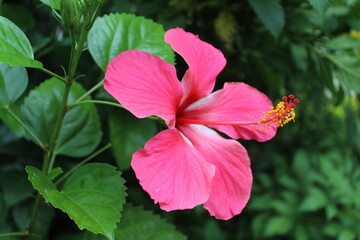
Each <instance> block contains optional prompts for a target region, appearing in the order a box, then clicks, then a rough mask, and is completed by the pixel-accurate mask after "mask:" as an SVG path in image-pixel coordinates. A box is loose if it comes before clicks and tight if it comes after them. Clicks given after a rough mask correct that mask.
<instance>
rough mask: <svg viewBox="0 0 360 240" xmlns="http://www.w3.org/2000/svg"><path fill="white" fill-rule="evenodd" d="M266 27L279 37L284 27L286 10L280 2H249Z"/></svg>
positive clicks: (253, 0)
mask: <svg viewBox="0 0 360 240" xmlns="http://www.w3.org/2000/svg"><path fill="white" fill-rule="evenodd" d="M248 2H249V3H250V5H251V7H252V8H253V9H254V11H255V12H256V14H257V15H258V17H259V18H260V20H261V21H262V22H263V24H264V25H265V27H266V28H267V29H268V30H269V31H270V33H271V34H272V35H273V36H274V37H275V38H277V37H279V35H280V34H281V32H282V30H283V28H284V25H285V14H284V9H283V7H282V6H281V4H280V3H279V0H248Z"/></svg>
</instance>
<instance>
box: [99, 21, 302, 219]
mask: <svg viewBox="0 0 360 240" xmlns="http://www.w3.org/2000/svg"><path fill="white" fill-rule="evenodd" d="M165 41H166V42H167V43H169V44H170V45H171V47H172V48H173V49H174V51H176V52H177V53H178V54H180V55H181V56H182V57H183V58H184V59H185V61H186V62H187V64H188V66H189V69H188V70H187V72H186V73H185V75H184V77H183V79H182V81H181V82H180V81H179V80H178V79H177V76H176V69H175V67H174V66H173V65H171V64H170V63H168V62H166V61H164V60H162V59H160V58H158V57H156V56H154V55H152V54H149V53H146V52H142V51H137V50H131V51H126V52H123V53H120V54H119V55H118V56H117V57H115V58H114V59H113V60H112V61H111V62H110V63H109V65H108V66H107V69H106V70H107V71H106V75H105V83H104V87H105V89H106V90H107V91H108V92H109V93H110V94H111V95H112V96H114V97H115V98H116V99H117V100H118V101H119V102H120V103H121V104H122V105H123V106H124V107H125V108H126V109H128V110H129V111H130V112H132V113H133V114H134V115H135V116H136V117H138V118H145V117H148V116H151V115H155V116H158V117H160V118H162V119H164V120H165V123H166V124H167V126H168V127H169V129H167V130H163V131H161V132H160V133H158V134H157V135H156V136H155V137H153V138H152V139H150V140H149V141H148V142H147V143H146V144H145V147H144V149H142V150H139V151H137V152H135V153H134V154H133V157H132V162H131V166H132V168H133V169H134V171H135V174H136V177H137V178H138V179H139V180H140V184H141V186H142V187H143V189H144V190H145V191H147V192H148V193H149V195H150V197H151V198H152V199H154V201H155V203H159V204H160V207H161V208H162V209H164V210H166V211H172V210H179V209H189V208H193V207H195V206H197V205H200V204H204V207H205V209H207V210H208V211H209V212H210V214H211V215H212V216H215V217H216V218H217V219H223V220H227V219H230V218H232V217H233V216H234V215H236V214H239V213H240V212H241V211H242V209H243V208H244V206H245V205H246V203H247V202H248V200H249V197H250V192H251V185H252V173H251V168H250V160H249V156H248V154H247V152H246V150H245V148H244V147H243V146H242V145H241V144H240V143H239V142H237V141H236V140H233V139H225V138H223V137H221V136H220V135H219V134H218V133H217V132H216V131H214V130H213V129H216V130H218V131H220V132H223V133H225V134H227V135H228V136H229V137H231V138H234V139H238V138H241V139H255V140H257V141H266V140H269V139H271V138H272V137H274V136H275V134H276V131H277V127H278V125H282V124H284V123H286V122H288V121H290V120H291V119H292V118H293V117H294V116H295V113H294V111H293V109H294V106H293V105H294V104H295V103H297V102H298V100H295V101H293V96H292V95H291V96H290V100H291V102H288V103H284V102H282V103H281V104H280V105H281V106H280V105H278V107H277V108H276V109H273V110H271V108H272V102H271V101H270V99H269V98H268V97H267V96H266V95H265V94H263V93H261V92H259V91H258V90H256V89H255V88H253V87H250V86H249V85H247V84H245V83H225V85H224V88H223V89H221V90H218V91H216V92H213V93H211V92H212V90H213V88H214V85H215V78H216V76H217V75H218V74H219V73H220V71H221V70H222V69H223V68H224V66H225V64H226V60H225V58H224V56H223V54H222V53H221V52H220V51H219V50H218V49H216V48H214V47H213V46H212V45H210V44H208V43H206V42H203V41H201V40H200V39H199V38H198V37H197V36H195V35H193V34H191V33H188V32H185V31H184V30H183V29H180V28H176V29H171V30H169V31H167V32H166V35H165Z"/></svg>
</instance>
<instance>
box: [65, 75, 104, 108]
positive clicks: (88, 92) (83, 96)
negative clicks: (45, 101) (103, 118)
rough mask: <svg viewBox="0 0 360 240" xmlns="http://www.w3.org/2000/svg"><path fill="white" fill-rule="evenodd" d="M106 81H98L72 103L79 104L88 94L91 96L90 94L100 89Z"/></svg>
mask: <svg viewBox="0 0 360 240" xmlns="http://www.w3.org/2000/svg"><path fill="white" fill-rule="evenodd" d="M103 83H104V79H102V80H101V81H100V82H98V83H97V84H96V85H95V86H93V87H92V88H91V89H90V90H89V91H87V92H86V93H84V94H83V95H82V96H81V97H79V98H78V99H76V101H75V102H73V103H72V104H71V105H73V104H77V103H78V102H80V101H81V100H83V99H84V98H86V97H87V96H89V95H90V94H92V93H93V92H94V91H95V90H96V89H98V88H99V87H101V85H102V84H103Z"/></svg>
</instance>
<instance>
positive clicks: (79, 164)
mask: <svg viewBox="0 0 360 240" xmlns="http://www.w3.org/2000/svg"><path fill="white" fill-rule="evenodd" d="M110 147H111V143H108V144H107V145H105V146H104V147H102V148H100V149H99V150H97V151H96V152H94V153H93V154H91V155H90V156H89V157H87V158H85V159H84V160H83V161H81V162H80V163H78V164H77V165H76V166H75V167H73V168H72V169H71V170H70V171H68V172H67V173H65V174H64V175H63V176H61V178H59V179H58V180H57V181H56V182H55V185H58V184H59V183H61V182H62V181H64V180H65V179H66V178H67V177H69V176H70V175H71V174H72V173H73V172H74V171H75V170H76V169H78V168H80V167H81V166H83V165H84V164H85V163H87V162H89V161H90V160H92V159H93V158H94V157H96V156H97V155H99V154H100V153H102V152H104V151H105V150H107V149H108V148H110Z"/></svg>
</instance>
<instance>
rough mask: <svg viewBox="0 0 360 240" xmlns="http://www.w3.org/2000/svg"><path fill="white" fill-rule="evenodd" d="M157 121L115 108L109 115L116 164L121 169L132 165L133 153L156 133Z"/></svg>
mask: <svg viewBox="0 0 360 240" xmlns="http://www.w3.org/2000/svg"><path fill="white" fill-rule="evenodd" d="M156 129H157V128H156V123H155V122H154V121H152V120H150V119H138V118H136V117H134V116H133V115H132V114H131V113H129V112H127V111H125V110H114V111H112V112H111V114H110V117H109V135H110V141H111V144H112V150H113V153H114V156H115V160H116V164H117V166H118V167H119V168H120V169H122V170H123V169H127V168H129V167H130V161H131V157H132V154H133V153H134V152H135V151H137V150H139V149H141V148H143V146H144V144H145V143H146V142H147V141H148V140H149V139H150V138H152V137H153V136H154V135H155V134H156Z"/></svg>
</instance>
